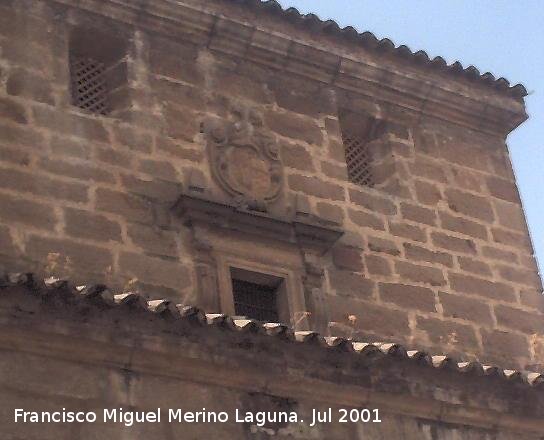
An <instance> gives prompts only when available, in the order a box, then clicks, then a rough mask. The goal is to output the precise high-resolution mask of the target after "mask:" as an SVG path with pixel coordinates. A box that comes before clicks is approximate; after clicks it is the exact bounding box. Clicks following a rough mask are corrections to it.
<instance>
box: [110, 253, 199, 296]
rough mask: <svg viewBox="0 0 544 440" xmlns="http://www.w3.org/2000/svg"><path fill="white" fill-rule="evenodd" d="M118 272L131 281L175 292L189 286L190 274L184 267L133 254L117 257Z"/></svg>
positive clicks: (123, 254)
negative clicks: (171, 289) (170, 288)
mask: <svg viewBox="0 0 544 440" xmlns="http://www.w3.org/2000/svg"><path fill="white" fill-rule="evenodd" d="M119 270H120V271H121V273H122V274H126V275H127V276H129V277H131V278H132V279H136V280H138V281H141V282H143V283H149V284H153V285H158V286H167V287H172V288H174V289H176V290H179V289H183V288H184V287H187V286H189V285H190V283H191V281H190V274H189V271H188V269H187V267H185V266H184V265H182V264H180V263H177V262H173V261H169V260H165V259H161V258H154V257H148V256H145V255H141V254H138V253H134V252H122V253H121V255H120V256H119Z"/></svg>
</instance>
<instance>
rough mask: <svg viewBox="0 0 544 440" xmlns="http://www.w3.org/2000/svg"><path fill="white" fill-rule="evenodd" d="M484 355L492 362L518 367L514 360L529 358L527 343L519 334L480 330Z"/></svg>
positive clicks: (525, 338) (524, 337)
mask: <svg viewBox="0 0 544 440" xmlns="http://www.w3.org/2000/svg"><path fill="white" fill-rule="evenodd" d="M480 333H481V335H482V342H483V346H484V350H485V355H486V356H488V358H489V359H492V360H493V361H494V362H499V363H502V364H503V365H504V364H505V363H506V364H508V365H510V366H511V367H518V368H519V365H520V364H519V362H518V361H517V360H516V358H527V357H529V356H528V355H529V341H528V340H527V337H526V336H523V335H521V334H519V333H511V332H505V331H501V330H487V329H483V330H481V332H480Z"/></svg>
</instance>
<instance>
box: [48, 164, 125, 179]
mask: <svg viewBox="0 0 544 440" xmlns="http://www.w3.org/2000/svg"><path fill="white" fill-rule="evenodd" d="M39 167H40V168H41V169H42V170H45V171H47V172H48V173H51V174H57V175H59V176H65V177H72V178H74V179H78V180H84V181H92V182H102V183H115V180H116V179H115V176H114V175H113V174H112V173H111V172H109V171H108V170H106V169H104V168H99V167H96V166H94V165H92V164H89V163H85V164H83V163H69V162H65V161H63V160H58V159H56V160H50V159H42V160H40V163H39Z"/></svg>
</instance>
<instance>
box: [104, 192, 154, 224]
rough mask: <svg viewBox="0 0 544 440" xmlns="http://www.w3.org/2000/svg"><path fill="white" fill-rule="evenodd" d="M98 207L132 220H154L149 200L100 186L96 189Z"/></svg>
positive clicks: (138, 221)
mask: <svg viewBox="0 0 544 440" xmlns="http://www.w3.org/2000/svg"><path fill="white" fill-rule="evenodd" d="M96 207H97V209H98V210H101V211H105V212H111V213H112V214H118V215H121V216H123V217H125V218H126V219H127V220H128V221H132V222H137V223H150V222H152V221H153V210H152V207H151V205H150V204H149V203H148V202H146V201H144V200H143V199H142V198H139V197H136V196H133V195H131V194H127V193H123V192H120V191H112V190H109V189H105V188H99V189H98V190H97V191H96Z"/></svg>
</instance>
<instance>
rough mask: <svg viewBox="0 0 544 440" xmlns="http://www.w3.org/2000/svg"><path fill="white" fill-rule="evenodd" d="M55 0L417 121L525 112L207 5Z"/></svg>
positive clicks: (506, 122) (491, 125)
mask: <svg viewBox="0 0 544 440" xmlns="http://www.w3.org/2000/svg"><path fill="white" fill-rule="evenodd" d="M52 1H55V2H57V3H63V4H66V5H68V6H72V7H77V8H80V9H84V10H87V11H90V12H93V13H98V14H102V15H105V16H108V17H111V18H113V19H115V20H119V21H122V22H125V23H129V24H133V25H135V26H138V27H141V28H145V29H149V30H152V31H155V32H159V33H162V34H165V35H168V36H170V37H171V38H180V39H184V40H188V41H191V42H193V43H196V44H200V45H204V46H206V47H208V48H209V49H210V50H212V51H217V52H221V53H225V54H229V55H231V56H234V57H239V58H242V59H248V60H251V61H253V62H256V63H259V64H262V65H266V66H269V67H271V68H273V69H278V70H279V71H285V72H289V73H294V74H297V75H301V76H304V77H307V78H310V79H313V80H316V81H319V82H321V83H323V84H325V85H329V86H331V87H335V88H339V89H343V90H346V91H348V92H350V93H353V94H359V95H363V96H365V97H368V98H369V99H370V100H373V101H376V102H378V103H382V104H383V105H384V106H385V107H388V108H395V109H396V111H397V112H402V113H406V114H407V115H409V117H410V118H411V119H412V120H413V121H414V122H415V123H419V122H425V121H427V120H436V119H438V120H443V121H448V122H450V123H454V124H457V125H460V126H463V127H466V128H467V129H472V130H476V131H480V132H484V133H488V134H493V135H496V136H501V137H505V136H506V135H507V134H508V133H509V132H510V131H511V130H513V129H514V128H515V127H517V126H518V125H519V124H521V123H522V122H523V121H524V120H525V119H526V118H527V114H526V112H525V106H524V103H523V100H521V99H517V98H513V97H510V96H504V95H503V94H501V93H500V92H498V91H494V90H488V89H485V88H483V87H480V86H479V85H478V84H474V85H471V84H470V83H467V81H457V80H456V79H455V77H454V76H448V77H445V76H436V75H433V74H430V73H429V71H428V70H426V69H424V68H421V69H417V66H416V68H411V69H407V68H406V67H405V66H403V65H402V64H395V63H394V62H393V63H392V62H391V60H387V62H381V61H380V58H379V57H376V56H371V55H369V56H368V58H367V57H366V56H365V57H363V56H361V54H360V53H356V52H355V51H354V52H353V55H351V54H350V48H349V45H347V44H346V47H345V50H343V51H342V52H343V53H340V52H341V51H340V50H333V49H330V48H327V47H325V46H324V45H323V44H321V43H322V40H320V41H319V42H315V41H312V35H311V33H308V40H307V41H303V40H301V39H299V38H298V39H297V38H293V37H290V36H289V35H287V34H285V33H281V32H277V31H275V30H273V29H269V28H267V27H263V26H262V25H261V24H260V23H250V22H247V21H243V20H237V19H234V18H232V17H230V16H229V17H227V16H225V15H222V14H221V13H220V12H218V11H215V10H211V9H209V5H208V7H206V5H204V6H197V5H193V4H189V2H183V1H172V0H140V1H138V2H135V1H129V0H52ZM309 42H311V45H310V44H308V43H309Z"/></svg>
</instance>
